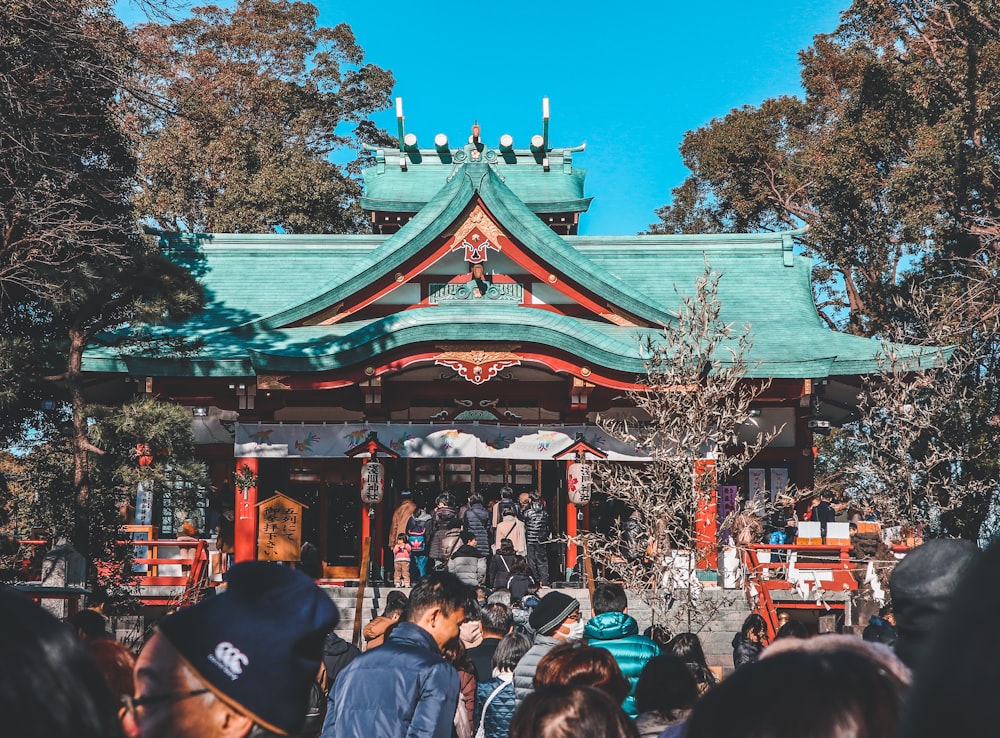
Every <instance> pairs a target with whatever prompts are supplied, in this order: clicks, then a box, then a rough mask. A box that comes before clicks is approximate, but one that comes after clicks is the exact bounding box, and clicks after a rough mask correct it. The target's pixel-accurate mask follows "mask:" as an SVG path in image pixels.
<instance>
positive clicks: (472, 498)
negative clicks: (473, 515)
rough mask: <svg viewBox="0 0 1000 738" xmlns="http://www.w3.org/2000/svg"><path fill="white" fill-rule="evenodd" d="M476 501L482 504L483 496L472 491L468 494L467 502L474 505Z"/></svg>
mask: <svg viewBox="0 0 1000 738" xmlns="http://www.w3.org/2000/svg"><path fill="white" fill-rule="evenodd" d="M477 503H478V504H480V505H482V504H483V496H482V495H481V494H479V493H477V492H473V493H472V494H471V495H469V504H470V505H475V504H477Z"/></svg>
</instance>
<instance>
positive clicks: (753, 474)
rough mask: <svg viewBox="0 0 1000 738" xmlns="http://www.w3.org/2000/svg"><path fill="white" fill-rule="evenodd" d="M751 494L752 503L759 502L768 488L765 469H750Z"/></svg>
mask: <svg viewBox="0 0 1000 738" xmlns="http://www.w3.org/2000/svg"><path fill="white" fill-rule="evenodd" d="M749 471H750V494H749V500H750V502H751V504H755V503H757V502H758V501H759V500H760V499H761V498H762V497H763V495H764V490H765V489H766V488H767V477H766V475H765V470H764V469H750V470H749Z"/></svg>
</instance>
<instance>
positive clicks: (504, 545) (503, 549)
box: [500, 538, 514, 553]
mask: <svg viewBox="0 0 1000 738" xmlns="http://www.w3.org/2000/svg"><path fill="white" fill-rule="evenodd" d="M500 553H514V542H513V541H512V540H510V539H509V538H501V539H500Z"/></svg>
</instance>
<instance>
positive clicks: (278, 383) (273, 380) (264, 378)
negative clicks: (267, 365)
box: [257, 374, 291, 390]
mask: <svg viewBox="0 0 1000 738" xmlns="http://www.w3.org/2000/svg"><path fill="white" fill-rule="evenodd" d="M284 379H288V376H287V375H285V376H278V375H275V374H261V375H259V376H258V377H257V389H260V390H290V389H291V387H290V386H289V385H287V384H285V383H284V382H283V381H282V380H284Z"/></svg>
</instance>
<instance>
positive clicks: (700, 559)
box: [694, 459, 719, 569]
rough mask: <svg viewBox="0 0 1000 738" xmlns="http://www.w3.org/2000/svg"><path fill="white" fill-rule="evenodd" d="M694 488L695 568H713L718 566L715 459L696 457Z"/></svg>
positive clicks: (717, 504) (717, 502) (717, 503)
mask: <svg viewBox="0 0 1000 738" xmlns="http://www.w3.org/2000/svg"><path fill="white" fill-rule="evenodd" d="M694 488H695V494H696V495H697V499H698V511H697V513H696V514H695V519H694V530H695V552H696V555H695V562H696V563H695V568H698V569H715V568H717V567H718V566H719V547H718V540H717V539H718V535H719V533H718V527H719V519H718V506H719V501H718V497H717V495H716V491H715V461H714V460H712V459H698V460H697V461H695V462H694Z"/></svg>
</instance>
